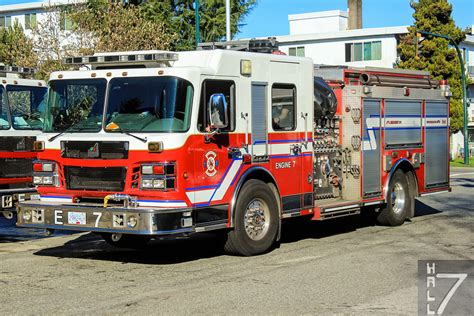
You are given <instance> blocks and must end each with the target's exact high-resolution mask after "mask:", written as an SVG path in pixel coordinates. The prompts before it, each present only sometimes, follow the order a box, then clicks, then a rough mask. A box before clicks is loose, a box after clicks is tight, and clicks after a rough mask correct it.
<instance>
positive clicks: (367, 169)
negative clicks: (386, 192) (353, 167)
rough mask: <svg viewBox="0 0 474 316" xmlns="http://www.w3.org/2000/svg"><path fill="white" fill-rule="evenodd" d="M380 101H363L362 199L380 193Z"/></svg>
mask: <svg viewBox="0 0 474 316" xmlns="http://www.w3.org/2000/svg"><path fill="white" fill-rule="evenodd" d="M380 102H381V101H380V100H374V99H364V101H363V107H362V115H363V120H362V193H363V196H364V197H371V196H379V195H380V193H381V190H382V189H381V185H382V184H381V175H380V172H381V161H380V152H381V149H380V144H381V142H380V125H381V117H380Z"/></svg>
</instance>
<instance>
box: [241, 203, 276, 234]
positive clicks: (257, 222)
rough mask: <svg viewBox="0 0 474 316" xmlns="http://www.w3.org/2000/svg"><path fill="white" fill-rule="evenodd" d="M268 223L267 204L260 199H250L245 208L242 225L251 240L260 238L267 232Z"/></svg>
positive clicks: (268, 212)
mask: <svg viewBox="0 0 474 316" xmlns="http://www.w3.org/2000/svg"><path fill="white" fill-rule="evenodd" d="M269 224H270V211H269V209H268V206H267V204H266V203H265V202H264V201H262V200H260V199H254V200H252V201H250V203H249V204H248V205H247V208H246V210H245V216H244V227H245V232H246V233H247V236H249V237H250V239H252V240H260V239H262V238H263V237H265V235H266V234H267V231H268V226H269Z"/></svg>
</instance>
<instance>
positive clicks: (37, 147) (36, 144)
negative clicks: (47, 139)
mask: <svg viewBox="0 0 474 316" xmlns="http://www.w3.org/2000/svg"><path fill="white" fill-rule="evenodd" d="M33 150H34V151H43V150H44V142H43V141H40V140H37V141H35V142H34V143H33Z"/></svg>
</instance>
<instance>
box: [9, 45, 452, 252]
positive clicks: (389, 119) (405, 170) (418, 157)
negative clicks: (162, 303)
mask: <svg viewBox="0 0 474 316" xmlns="http://www.w3.org/2000/svg"><path fill="white" fill-rule="evenodd" d="M67 62H68V63H69V64H71V65H75V66H80V67H81V69H82V70H73V71H59V72H55V73H53V74H52V75H51V78H50V82H49V84H50V93H49V99H48V103H47V111H46V113H47V116H46V118H45V127H44V134H43V135H41V136H39V137H38V142H37V147H38V148H41V151H40V152H39V154H38V160H37V161H35V162H34V183H35V184H36V185H38V191H39V194H40V201H34V202H22V203H20V205H19V207H18V212H19V216H18V225H19V226H22V227H37V228H45V229H50V230H54V229H67V230H77V231H92V232H96V233H100V234H101V235H102V236H103V237H104V239H105V240H106V241H107V242H109V243H111V244H114V245H116V246H123V247H130V246H138V245H139V244H140V243H143V242H146V241H148V240H149V239H150V238H152V237H155V236H162V235H183V234H185V235H186V234H192V233H199V232H204V231H210V230H223V231H225V232H226V234H223V235H225V238H226V241H225V250H226V251H227V252H228V253H232V254H239V255H255V254H260V253H263V252H265V251H268V250H269V249H271V247H272V245H273V244H274V243H275V241H276V240H278V238H279V236H280V231H281V222H282V220H284V219H285V218H289V217H296V216H304V217H307V218H308V219H309V220H310V219H313V220H322V219H327V218H333V217H339V216H345V215H352V214H357V213H358V212H360V209H361V208H362V207H365V206H371V207H377V208H378V209H379V213H378V214H379V215H378V218H379V221H380V222H381V223H383V224H387V225H401V224H402V223H403V221H404V220H405V219H406V218H409V217H411V216H413V215H414V199H415V197H416V196H419V195H420V194H424V193H434V192H442V191H447V190H449V177H448V172H449V170H448V135H449V124H448V118H449V87H448V86H447V85H441V86H440V85H439V83H438V82H435V81H433V80H430V79H429V74H427V73H422V72H413V71H395V70H389V69H372V70H370V69H349V68H325V69H323V68H317V69H316V70H315V67H314V64H313V61H312V60H311V59H309V58H301V57H291V56H284V55H276V54H262V53H254V52H240V51H233V50H219V49H217V50H200V51H193V52H180V53H170V52H160V51H149V52H128V53H111V54H97V55H94V56H86V57H78V58H71V59H68V60H67ZM389 79H397V80H398V81H397V80H392V81H390V80H389ZM395 81H397V82H395Z"/></svg>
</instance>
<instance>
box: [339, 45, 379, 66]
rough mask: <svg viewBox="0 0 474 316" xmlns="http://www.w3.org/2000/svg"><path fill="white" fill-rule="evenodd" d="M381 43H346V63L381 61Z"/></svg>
mask: <svg viewBox="0 0 474 316" xmlns="http://www.w3.org/2000/svg"><path fill="white" fill-rule="evenodd" d="M381 59H382V42H381V41H374V42H363V43H362V42H361V43H346V62H351V61H366V60H381Z"/></svg>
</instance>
